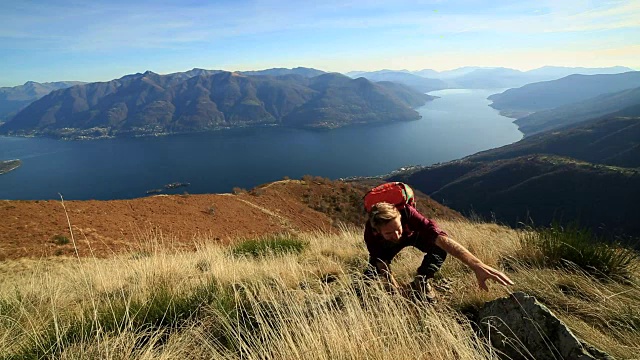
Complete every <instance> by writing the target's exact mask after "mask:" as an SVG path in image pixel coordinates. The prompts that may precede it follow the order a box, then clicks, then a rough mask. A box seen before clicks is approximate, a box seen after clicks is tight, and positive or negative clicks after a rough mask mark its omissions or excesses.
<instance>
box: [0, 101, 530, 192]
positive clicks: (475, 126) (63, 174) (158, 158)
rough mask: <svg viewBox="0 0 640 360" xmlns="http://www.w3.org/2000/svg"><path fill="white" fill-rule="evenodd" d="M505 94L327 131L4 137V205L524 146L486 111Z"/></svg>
mask: <svg viewBox="0 0 640 360" xmlns="http://www.w3.org/2000/svg"><path fill="white" fill-rule="evenodd" d="M503 90H504V89H493V90H490V89H481V90H478V89H473V90H468V89H449V90H440V91H434V92H431V93H429V94H430V95H435V96H439V97H440V98H439V99H436V100H434V101H432V102H429V103H427V105H425V106H423V107H421V108H419V109H417V110H418V112H419V113H420V114H421V115H422V119H420V120H418V121H411V122H403V123H393V124H388V125H377V126H368V127H365V126H356V127H348V128H342V129H336V130H327V131H311V130H301V129H287V128H279V127H263V128H248V129H233V130H222V131H215V132H209V133H198V134H187V135H174V136H164V137H146V138H123V139H111V140H94V141H60V140H53V139H47V138H18V137H0V160H9V159H16V158H18V159H21V160H22V166H21V167H20V168H18V169H17V170H14V171H12V172H9V173H7V174H4V175H0V199H12V200H15V199H25V200H36V199H59V196H58V193H61V194H62V195H63V196H64V198H65V199H67V200H84V199H100V200H106V199H128V198H136V197H141V196H146V195H145V192H146V191H147V190H150V189H156V188H162V187H163V186H164V185H165V184H168V183H172V182H189V183H191V185H190V186H189V187H182V188H178V189H175V190H170V191H167V193H182V192H184V191H187V192H189V193H192V194H196V193H223V192H230V191H231V189H232V188H233V187H236V186H237V187H242V188H247V189H250V188H252V187H254V186H256V185H259V184H263V183H266V182H271V181H275V180H280V179H282V178H283V177H284V176H288V177H290V178H292V179H299V178H301V177H302V176H303V175H305V174H310V175H314V176H322V177H328V178H332V179H335V178H340V177H350V176H373V175H381V174H386V173H389V172H391V171H393V170H396V169H398V168H400V167H403V166H407V165H430V164H434V163H438V162H444V161H449V160H454V159H458V158H461V157H464V156H467V155H471V154H473V153H476V152H478V151H482V150H487V149H491V148H495V147H499V146H503V145H506V144H510V143H513V142H516V141H518V140H520V139H521V138H522V133H521V132H520V131H518V128H517V126H516V125H515V124H513V123H512V121H513V119H510V118H507V117H504V116H500V115H499V114H498V111H497V110H494V109H492V108H491V107H489V106H488V104H489V103H490V101H489V100H487V99H486V98H487V96H489V95H491V94H495V93H498V92H502V91H503Z"/></svg>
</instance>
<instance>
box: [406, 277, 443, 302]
mask: <svg viewBox="0 0 640 360" xmlns="http://www.w3.org/2000/svg"><path fill="white" fill-rule="evenodd" d="M409 287H410V289H411V296H412V297H414V298H415V299H416V300H421V301H426V302H428V303H430V304H435V303H436V301H437V300H436V293H435V291H434V290H433V287H432V286H431V284H430V283H429V279H427V278H425V277H424V276H419V275H418V276H416V278H415V279H413V281H412V282H411V284H410V286H409Z"/></svg>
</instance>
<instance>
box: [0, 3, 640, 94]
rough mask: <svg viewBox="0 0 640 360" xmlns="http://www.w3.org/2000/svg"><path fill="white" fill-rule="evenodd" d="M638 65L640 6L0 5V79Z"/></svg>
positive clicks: (2, 81) (0, 83)
mask: <svg viewBox="0 0 640 360" xmlns="http://www.w3.org/2000/svg"><path fill="white" fill-rule="evenodd" d="M544 65H557V66H584V67H605V66H615V65H622V66H628V67H631V68H634V69H640V1H582V0H561V1H544V0H543V1H501V0H495V1H474V0H466V1H437V0H433V1H404V0H395V1H393V2H392V1H379V0H371V1H349V0H339V1H338V0H325V1H322V2H308V3H305V2H299V1H290V0H275V1H262V0H259V1H243V0H239V1H194V0H187V1H172V0H160V1H135V0H134V1H132V0H129V1H122V0H113V1H85V0H47V1H41V0H2V2H1V3H0V69H1V70H0V86H15V85H19V84H23V83H24V82H25V81H28V80H33V81H38V82H48V81H59V80H80V81H108V80H111V79H114V78H119V77H121V76H123V75H126V74H130V73H136V72H144V71H146V70H151V71H154V72H157V73H161V74H165V73H170V72H176V71H186V70H189V69H192V68H195V67H197V68H205V69H223V70H261V69H266V68H272V67H289V68H290V67H296V66H305V67H313V68H317V69H321V70H325V71H338V72H348V71H352V70H379V69H385V68H387V69H409V70H421V69H435V70H440V71H441V70H448V69H453V68H457V67H461V66H504V67H511V68H515V69H520V70H528V69H533V68H538V67H541V66H544Z"/></svg>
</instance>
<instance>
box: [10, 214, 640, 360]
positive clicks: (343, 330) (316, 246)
mask: <svg viewBox="0 0 640 360" xmlns="http://www.w3.org/2000/svg"><path fill="white" fill-rule="evenodd" d="M439 223H440V225H441V226H442V227H443V228H445V229H446V230H447V231H448V232H449V233H450V234H451V235H452V236H453V237H454V238H456V239H457V240H458V241H460V242H461V243H463V244H464V245H466V246H467V247H468V248H469V249H470V250H471V251H472V252H474V253H476V254H477V255H478V256H479V257H480V258H482V259H483V260H484V261H485V262H486V263H488V264H490V265H492V266H496V267H500V268H503V266H502V265H503V264H506V263H508V264H509V266H508V269H506V271H507V272H508V274H509V276H510V277H511V278H512V279H513V280H514V281H515V282H516V285H515V286H514V287H513V288H511V289H504V288H501V287H499V286H496V285H493V286H491V290H490V292H488V293H483V292H480V291H479V290H478V289H477V286H476V284H475V279H474V276H473V274H472V273H470V272H469V271H468V269H466V268H465V267H464V266H463V265H462V264H461V263H459V262H457V261H455V260H452V259H451V260H448V261H447V262H446V263H445V266H444V268H443V270H442V271H441V275H442V276H441V277H440V278H439V279H438V280H437V282H436V285H437V288H438V289H439V295H440V299H441V301H440V303H439V304H438V305H437V306H436V307H433V308H431V307H424V306H416V305H415V304H413V303H411V302H408V301H407V300H406V299H405V298H403V297H401V296H398V295H389V294H386V293H385V292H383V291H382V290H381V289H379V288H376V287H373V288H362V287H361V283H360V281H359V275H358V274H359V273H360V271H361V269H362V266H363V265H364V263H365V261H366V250H365V248H364V246H363V243H362V239H361V230H360V229H357V228H345V229H344V230H343V231H342V232H341V233H338V234H332V235H328V234H323V233H313V234H309V233H306V234H296V235H294V239H299V240H300V241H301V242H303V243H305V244H307V246H306V247H305V248H304V249H303V250H302V251H301V252H292V253H289V254H281V255H278V254H271V255H267V256H262V257H260V256H259V257H253V256H244V255H241V254H238V252H237V251H235V252H234V251H230V250H231V249H229V248H225V247H222V246H221V245H216V244H215V242H213V241H211V239H207V238H206V237H203V238H200V239H198V240H196V242H197V244H196V245H197V246H196V247H197V248H198V249H199V250H198V251H196V252H183V251H181V250H175V251H172V250H171V248H170V246H168V245H167V243H170V239H165V238H163V237H158V236H157V235H155V236H150V237H149V238H148V239H141V240H140V244H139V245H140V247H141V248H143V249H145V250H144V251H138V252H136V253H135V254H148V255H146V256H142V257H141V256H139V255H136V256H134V255H135V254H128V255H127V254H125V255H122V256H119V257H115V258H111V259H93V258H84V259H81V260H78V259H74V258H67V259H61V258H58V259H48V260H26V259H23V260H16V261H5V262H2V263H0V274H1V276H2V279H3V281H2V282H0V313H1V314H2V316H0V358H22V357H27V358H28V355H29V354H31V355H43V354H55V355H56V356H55V357H56V358H61V359H72V358H73V359H75V358H104V359H123V358H139V359H152V358H153V359H172V358H191V359H200V358H202V359H208V358H226V359H236V358H245V359H254V358H261V359H291V358H313V359H335V358H343V359H385V358H390V357H393V358H397V359H415V358H419V357H424V358H429V359H453V358H456V359H493V358H496V357H495V354H492V353H491V352H490V351H489V350H488V349H487V348H486V347H485V345H484V342H483V341H482V340H480V339H478V338H476V337H475V335H474V333H473V332H472V330H471V326H470V324H469V322H468V321H467V320H466V319H465V318H464V317H463V316H462V315H461V314H462V312H465V311H468V310H469V309H472V308H473V307H474V306H476V305H478V304H479V303H481V302H484V301H487V300H491V299H494V298H496V297H500V296H504V295H506V294H507V293H508V292H510V291H516V290H522V291H526V292H528V293H531V294H533V295H535V296H537V297H538V298H539V299H540V300H542V301H543V302H544V303H545V304H546V305H547V306H549V307H550V308H551V309H552V310H553V311H554V312H555V313H556V314H557V315H559V316H560V317H561V318H562V319H563V320H564V321H566V322H567V323H568V325H569V326H570V327H571V328H572V329H573V330H574V332H576V333H577V334H578V335H579V336H580V337H581V338H583V339H584V340H586V341H588V342H590V343H592V344H593V345H595V346H597V347H600V348H602V349H603V350H605V351H608V352H609V353H611V355H614V356H616V357H619V358H632V357H633V356H635V355H637V354H638V353H639V352H640V337H639V336H638V335H637V334H638V331H639V330H640V290H639V289H640V288H639V286H638V283H637V278H638V277H639V276H640V272H638V271H637V270H636V272H635V273H634V275H633V277H634V278H635V279H636V280H633V281H636V282H635V283H634V282H633V281H632V282H628V283H626V284H623V283H619V282H614V281H601V280H595V279H594V278H591V277H589V276H586V275H581V274H579V273H575V272H567V271H564V270H551V269H545V268H529V267H526V266H525V265H524V263H523V262H518V261H514V260H513V259H518V258H522V256H523V255H524V254H526V253H528V252H530V249H529V248H527V246H526V245H525V244H524V243H523V242H522V241H521V235H522V234H521V233H518V232H516V231H515V230H511V229H508V228H505V227H502V226H498V225H495V224H483V223H472V222H468V221H465V220H440V221H439ZM488 244H490V246H488ZM298 250H299V249H298ZM507 259H511V260H509V261H508V262H507V261H506V260H507ZM419 262H420V255H419V254H417V253H416V252H412V251H408V250H405V251H404V252H402V253H401V254H400V257H399V258H398V260H397V261H396V262H395V265H394V271H395V272H396V274H397V276H398V278H399V279H401V280H403V281H405V282H406V281H408V280H409V279H410V278H411V276H412V273H413V271H414V270H415V268H416V267H417V266H418V264H419ZM447 287H449V288H450V290H448V291H447V290H446V288H447ZM357 289H361V290H360V291H361V292H360V293H358V291H357ZM167 308H168V309H169V311H167V310H166V309H167Z"/></svg>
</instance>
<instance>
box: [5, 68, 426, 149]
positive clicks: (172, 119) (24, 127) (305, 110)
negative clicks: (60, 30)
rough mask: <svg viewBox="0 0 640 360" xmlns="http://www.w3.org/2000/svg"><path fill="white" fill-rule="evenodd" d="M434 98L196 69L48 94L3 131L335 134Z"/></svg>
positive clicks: (331, 76)
mask: <svg viewBox="0 0 640 360" xmlns="http://www.w3.org/2000/svg"><path fill="white" fill-rule="evenodd" d="M431 99H433V97H431V96H428V95H425V94H424V93H420V92H418V91H416V90H414V89H412V88H409V87H407V86H404V85H401V84H390V83H386V82H382V83H373V82H371V81H369V80H367V79H364V78H360V79H355V80H354V79H351V78H348V77H346V76H344V75H341V74H338V73H324V74H321V75H319V76H315V77H311V78H309V77H304V76H301V75H296V74H288V75H282V76H267V75H253V76H248V75H244V74H241V73H235V72H234V73H230V72H224V71H217V70H202V69H194V70H191V71H189V72H185V73H174V74H168V75H159V74H155V73H153V72H150V71H147V72H145V73H143V74H140V73H138V74H133V75H127V76H124V77H122V78H120V79H116V80H112V81H109V82H98V83H90V84H83V85H77V86H73V87H70V88H67V89H61V90H56V91H53V92H51V93H50V94H48V95H46V96H44V97H43V98H41V99H39V100H37V101H35V102H33V103H32V104H30V105H29V106H28V107H26V108H25V109H23V110H22V111H20V112H19V113H18V114H17V115H15V116H14V117H13V118H11V119H10V120H9V121H7V122H6V123H4V124H3V125H2V126H0V133H3V134H9V135H29V136H32V135H47V136H54V137H63V138H99V137H113V136H123V135H125V136H126V135H134V136H139V135H158V134H169V133H183V132H196V131H206V130H212V129H219V128H229V127H241V126H254V125H285V126H295V127H309V128H336V127H341V126H346V125H354V124H364V123H378V122H392V121H408V120H416V119H418V118H420V115H419V114H418V113H417V112H416V111H415V110H414V109H413V108H414V107H418V106H421V105H424V104H425V103H426V102H427V101H429V100H431Z"/></svg>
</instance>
